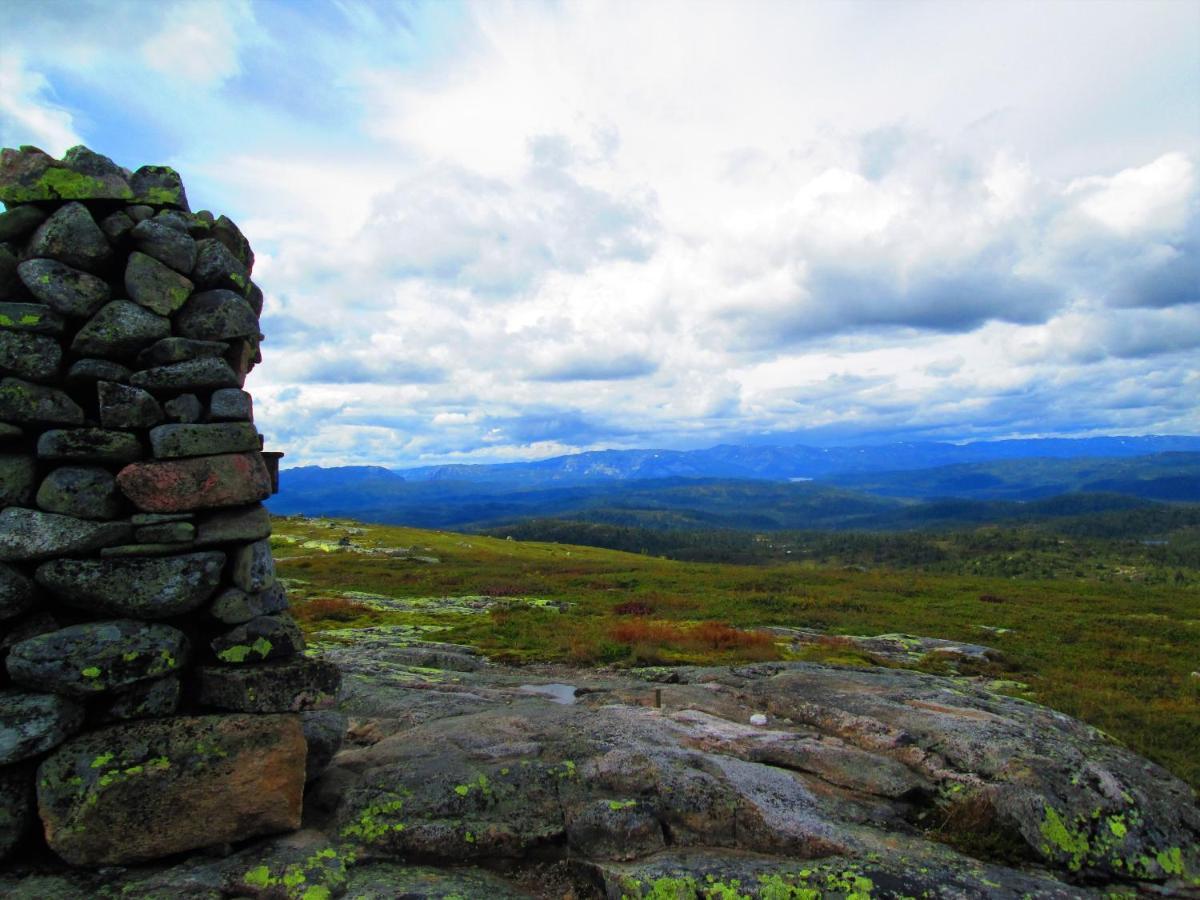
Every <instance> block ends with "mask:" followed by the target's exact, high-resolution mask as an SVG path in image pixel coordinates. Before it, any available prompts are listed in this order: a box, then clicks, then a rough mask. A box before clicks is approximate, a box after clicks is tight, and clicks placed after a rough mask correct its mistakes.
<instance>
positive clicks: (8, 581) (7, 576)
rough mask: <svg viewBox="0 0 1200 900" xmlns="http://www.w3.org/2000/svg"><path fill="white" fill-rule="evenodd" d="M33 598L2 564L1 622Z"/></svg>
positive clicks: (13, 571)
mask: <svg viewBox="0 0 1200 900" xmlns="http://www.w3.org/2000/svg"><path fill="white" fill-rule="evenodd" d="M33 598H34V593H33V582H32V581H30V580H29V579H28V578H26V577H25V576H24V575H22V574H21V573H20V572H18V571H17V570H16V569H14V568H13V567H12V566H6V565H4V563H0V621H2V620H7V619H11V618H13V617H14V616H19V615H20V614H21V613H23V612H25V610H27V609H29V607H31V606H33ZM272 611H273V610H272ZM9 627H10V626H8V625H6V626H5V628H6V629H7V628H9Z"/></svg>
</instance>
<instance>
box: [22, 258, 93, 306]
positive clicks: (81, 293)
mask: <svg viewBox="0 0 1200 900" xmlns="http://www.w3.org/2000/svg"><path fill="white" fill-rule="evenodd" d="M17 274H18V275H20V277H21V281H22V282H23V283H24V284H25V287H26V288H28V289H29V293H31V294H33V296H35V297H37V298H38V299H39V300H41V301H42V303H44V304H46V306H48V307H49V308H50V309H52V310H53V311H54V312H56V313H58V314H59V315H63V316H71V317H74V318H82V319H86V318H89V317H90V316H94V315H95V314H96V313H97V312H98V311H99V310H100V307H102V306H103V305H104V304H105V303H107V302H108V301H109V299H111V297H112V291H111V290H110V289H109V287H108V282H106V281H105V280H104V279H103V278H97V277H96V276H95V275H92V274H91V273H89V272H84V271H81V270H80V269H74V268H72V267H71V266H68V265H66V264H65V263H61V262H59V261H58V260H56V259H27V260H26V261H25V262H23V263H21V264H20V265H19V266H17Z"/></svg>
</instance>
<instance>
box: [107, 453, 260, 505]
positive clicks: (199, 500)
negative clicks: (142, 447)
mask: <svg viewBox="0 0 1200 900" xmlns="http://www.w3.org/2000/svg"><path fill="white" fill-rule="evenodd" d="M117 485H118V486H119V487H120V488H121V490H122V492H124V494H125V496H126V497H128V498H129V499H130V500H131V501H132V502H133V503H134V504H135V505H136V506H137V507H138V509H140V510H142V511H143V512H159V513H172V512H188V511H190V510H194V509H213V508H216V507H225V506H244V505H246V504H248V503H254V502H257V501H259V500H265V499H266V498H267V497H269V496H270V495H271V476H270V474H269V473H268V472H267V467H266V465H265V464H264V463H263V460H262V456H261V454H259V453H230V454H223V455H220V456H198V457H194V458H192V459H178V460H153V461H146V462H137V463H133V464H132V465H129V466H126V467H125V468H124V469H122V470H121V471H120V473H118V475H117Z"/></svg>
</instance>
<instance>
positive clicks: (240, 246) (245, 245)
mask: <svg viewBox="0 0 1200 900" xmlns="http://www.w3.org/2000/svg"><path fill="white" fill-rule="evenodd" d="M211 230H212V236H213V237H214V238H216V239H217V240H218V241H220V242H221V243H222V244H224V245H225V249H227V250H228V251H229V252H230V253H231V254H233V257H234V258H235V259H236V260H237V261H238V262H240V263H241V264H242V265H243V266H244V267H245V268H246V271H247V273H249V271H250V270H251V269H253V268H254V251H253V250H251V249H250V242H249V241H248V240H246V236H245V235H244V234H242V231H241V229H240V228H238V227H237V225H235V224H234V222H233V220H232V219H230V218H229V217H228V216H221V217H220V218H219V219H217V220H216V221H215V222H214V223H213V224H212V229H211Z"/></svg>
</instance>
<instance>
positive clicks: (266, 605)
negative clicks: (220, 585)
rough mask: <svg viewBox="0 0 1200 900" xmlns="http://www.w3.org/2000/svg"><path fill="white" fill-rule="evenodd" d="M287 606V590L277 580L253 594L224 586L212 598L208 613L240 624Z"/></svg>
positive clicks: (229, 623) (216, 617)
mask: <svg viewBox="0 0 1200 900" xmlns="http://www.w3.org/2000/svg"><path fill="white" fill-rule="evenodd" d="M287 608H288V601H287V592H286V591H285V590H284V588H283V585H282V584H280V583H279V582H278V581H277V582H275V583H274V584H273V585H271V586H270V587H269V588H267V589H266V590H263V591H259V592H257V593H254V594H248V593H246V592H245V591H243V590H239V589H238V588H226V589H225V590H223V591H221V593H220V594H218V595H217V598H216V599H215V600H213V602H212V606H211V607H209V614H210V615H211V616H212V617H213V618H214V619H216V620H217V621H218V622H224V623H225V624H226V625H240V624H242V623H243V622H249V621H250V620H251V619H255V618H258V617H259V616H269V615H271V614H272V613H277V612H283V611H284V610H285V609H287Z"/></svg>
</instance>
